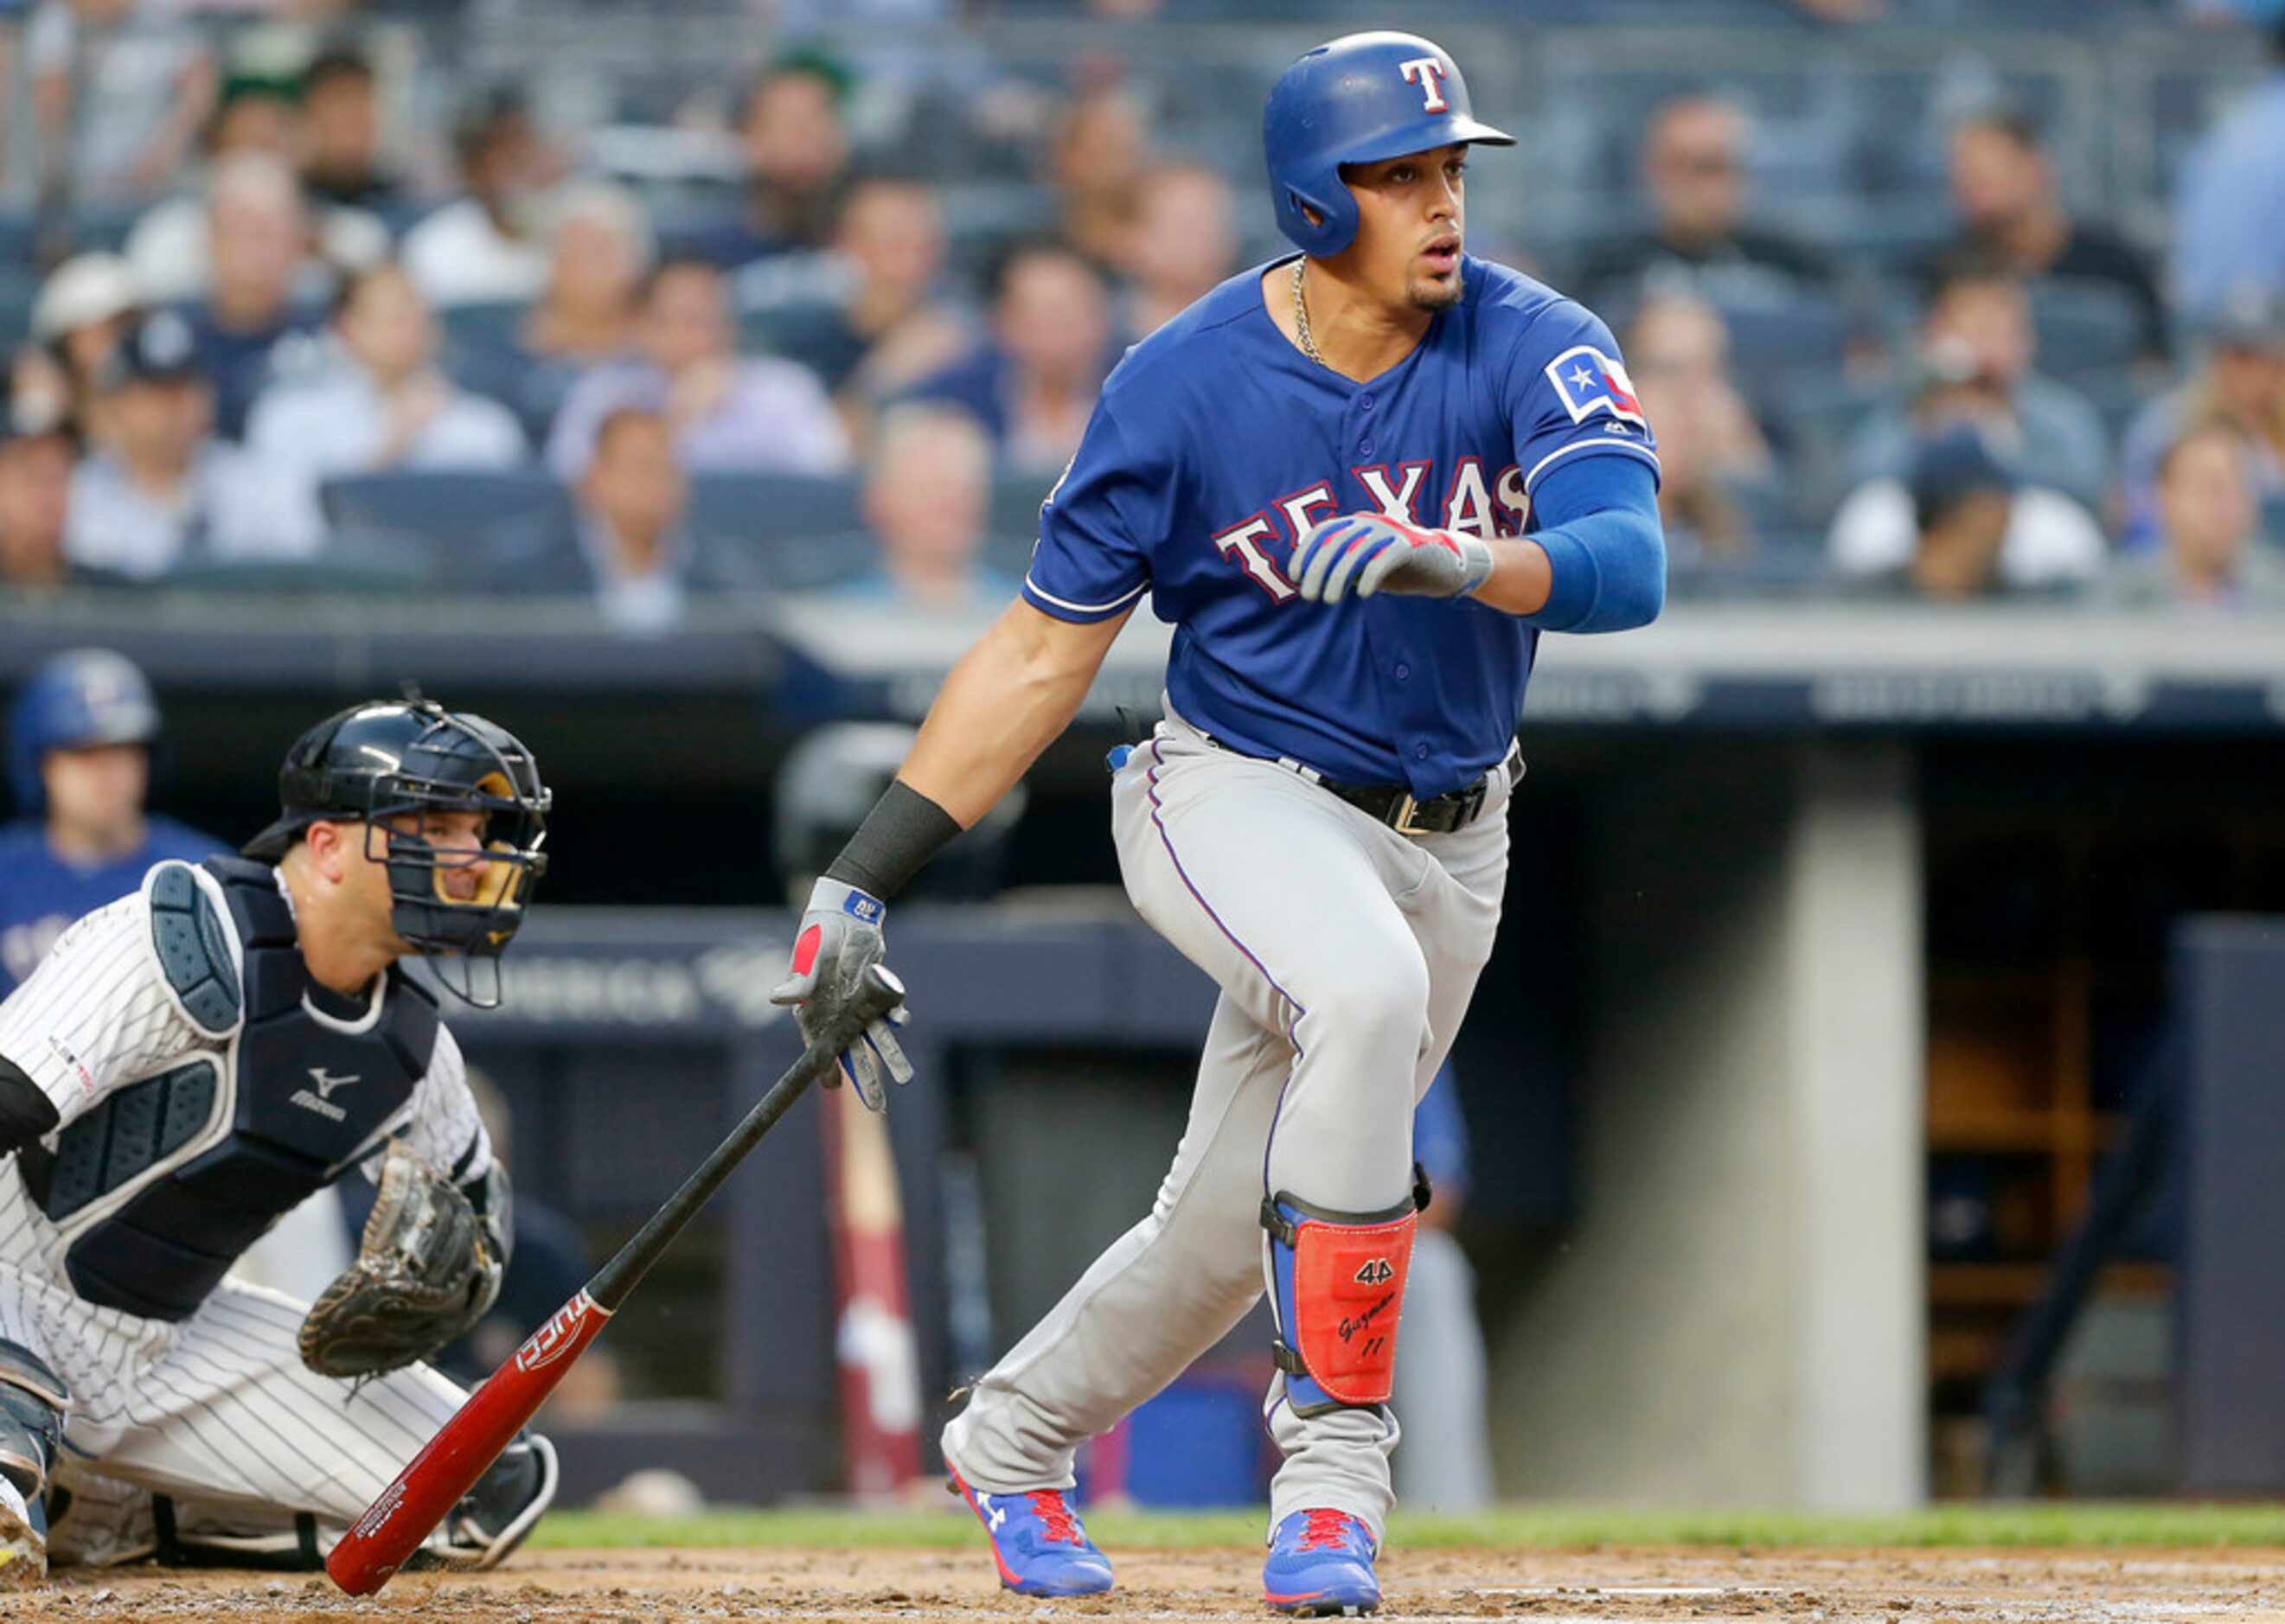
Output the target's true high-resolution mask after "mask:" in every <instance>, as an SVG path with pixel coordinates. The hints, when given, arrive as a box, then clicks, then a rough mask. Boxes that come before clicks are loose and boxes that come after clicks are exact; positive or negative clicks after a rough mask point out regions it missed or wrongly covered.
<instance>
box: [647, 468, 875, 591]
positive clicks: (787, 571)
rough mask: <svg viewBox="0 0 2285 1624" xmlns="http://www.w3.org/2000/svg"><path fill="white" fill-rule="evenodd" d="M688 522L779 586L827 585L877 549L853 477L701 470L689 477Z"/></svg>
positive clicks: (857, 570) (865, 563) (863, 564)
mask: <svg viewBox="0 0 2285 1624" xmlns="http://www.w3.org/2000/svg"><path fill="white" fill-rule="evenodd" d="M690 528H691V530H693V531H695V533H696V534H697V536H698V537H699V538H700V540H701V542H702V543H704V544H706V545H712V546H715V547H717V548H718V549H719V550H720V556H721V557H722V558H724V559H725V560H729V559H740V560H743V561H748V562H750V563H751V564H752V566H753V568H754V571H755V573H756V574H757V576H758V578H759V579H761V580H762V581H764V582H766V583H767V584H768V585H770V586H772V587H773V588H776V589H777V590H780V591H783V592H799V591H804V590H806V589H810V588H814V587H819V586H826V585H830V584H832V583H834V582H836V581H839V580H844V579H846V578H847V577H851V576H852V575H858V574H861V573H862V572H863V571H864V570H866V569H868V568H870V567H871V565H872V563H873V561H874V560H875V559H876V558H877V557H878V556H879V549H878V547H877V545H876V543H875V542H874V540H873V538H872V537H871V535H870V534H869V533H868V531H867V530H866V528H865V519H864V513H863V509H862V507H861V506H860V487H859V484H858V482H857V481H856V480H854V479H848V478H839V477H833V476H825V477H820V476H816V475H800V474H701V475H696V476H695V478H693V479H692V480H691V482H690Z"/></svg>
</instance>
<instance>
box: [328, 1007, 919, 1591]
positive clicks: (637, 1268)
mask: <svg viewBox="0 0 2285 1624" xmlns="http://www.w3.org/2000/svg"><path fill="white" fill-rule="evenodd" d="M904 996H905V990H904V987H903V986H902V985H900V984H899V982H898V980H897V978H896V977H894V976H893V975H891V973H890V972H889V970H888V968H887V967H886V966H884V965H875V966H874V967H873V968H872V969H870V970H868V972H867V973H866V979H865V983H864V985H861V986H860V987H859V988H858V990H857V994H856V996H855V998H853V999H852V1000H851V1001H850V1005H849V1008H847V1009H846V1010H844V1011H843V1013H842V1015H841V1016H840V1018H839V1019H837V1020H836V1021H835V1022H833V1023H832V1024H830V1025H828V1026H826V1027H824V1028H822V1029H821V1030H820V1031H819V1032H817V1033H816V1034H815V1035H814V1036H813V1037H812V1038H811V1040H810V1041H809V1045H808V1047H806V1048H805V1049H804V1050H803V1051H802V1055H801V1058H800V1059H799V1060H797V1061H796V1062H794V1063H793V1066H792V1068H791V1069H790V1070H789V1071H787V1072H786V1074H785V1075H784V1076H783V1077H781V1078H780V1079H778V1080H777V1081H776V1082H775V1083H774V1084H773V1085H772V1086H771V1087H770V1091H769V1092H768V1093H767V1094H764V1095H763V1096H762V1097H761V1100H760V1102H758V1103H757V1104H756V1105H755V1107H754V1108H753V1110H750V1111H748V1112H747V1113H746V1116H745V1119H744V1120H743V1121H742V1122H740V1123H739V1124H738V1126H736V1127H734V1128H733V1129H732V1130H731V1131H730V1136H729V1137H728V1138H726V1139H725V1140H724V1141H723V1142H721V1143H720V1144H718V1145H717V1146H715V1147H714V1149H713V1150H712V1151H711V1153H710V1154H709V1155H708V1156H707V1157H706V1159H705V1160H704V1161H703V1162H701V1163H700V1164H699V1165H698V1166H697V1168H696V1170H695V1171H694V1172H693V1173H691V1175H690V1176H689V1177H688V1178H687V1179H685V1180H684V1181H682V1188H681V1189H679V1190H677V1191H675V1192H674V1194H673V1195H672V1196H670V1197H669V1198H668V1199H667V1202H666V1204H665V1205H664V1206H662V1207H660V1208H659V1209H658V1211H657V1212H653V1213H652V1214H651V1215H650V1217H649V1219H648V1220H646V1221H645V1222H644V1224H643V1227H642V1228H640V1229H638V1230H637V1231H635V1235H634V1238H633V1239H632V1240H631V1241H629V1242H628V1243H626V1244H625V1245H624V1246H622V1247H620V1248H619V1250H618V1251H617V1252H616V1253H615V1254H613V1256H612V1258H611V1260H610V1261H609V1263H606V1264H604V1265H603V1267H601V1268H600V1269H597V1270H596V1271H595V1273H594V1275H593V1278H591V1279H590V1280H589V1281H588V1282H587V1283H586V1284H585V1286H583V1287H581V1288H580V1290H579V1292H578V1294H577V1296H575V1297H573V1298H572V1299H571V1300H570V1301H569V1302H568V1303H566V1304H564V1305H563V1306H561V1308H559V1309H557V1310H556V1311H555V1313H554V1315H553V1316H552V1317H551V1318H550V1319H549V1320H548V1322H546V1324H545V1325H542V1326H541V1327H540V1328H539V1329H538V1330H536V1331H534V1332H532V1333H531V1335H530V1337H529V1338H526V1339H525V1341H524V1344H523V1345H522V1347H520V1348H518V1349H516V1351H515V1353H514V1356H513V1357H512V1358H510V1359H509V1360H508V1361H507V1362H506V1363H505V1364H503V1365H502V1366H500V1368H499V1369H497V1370H495V1371H493V1372H492V1373H491V1376H489V1377H486V1378H485V1380H484V1385H483V1386H481V1387H479V1388H477V1389H476V1390H475V1392H474V1393H470V1394H469V1395H468V1397H467V1402H465V1403H463V1404H462V1405H461V1406H460V1408H459V1410H458V1411H457V1412H455V1413H454V1415H453V1416H452V1419H451V1420H450V1421H447V1422H446V1423H445V1424H444V1425H443V1426H442V1427H440V1428H439V1429H437V1432H436V1437H434V1438H432V1439H430V1440H428V1443H427V1444H425V1445H423V1446H422V1447H421V1450H420V1454H418V1455H414V1456H413V1457H412V1463H410V1464H409V1465H407V1466H406V1467H405V1469H404V1471H401V1472H399V1473H397V1481H395V1482H394V1483H391V1484H390V1485H389V1487H387V1488H385V1489H383V1490H381V1494H380V1495H379V1497H377V1498H376V1499H375V1500H374V1501H373V1503H372V1504H371V1505H369V1506H367V1507H366V1508H365V1515H364V1516H362V1517H360V1518H357V1521H356V1523H355V1524H353V1525H352V1526H350V1528H349V1532H348V1533H347V1534H343V1535H342V1538H341V1541H340V1542H339V1543H337V1544H336V1545H334V1549H333V1551H332V1554H330V1555H329V1556H327V1557H326V1573H330V1574H331V1575H333V1580H334V1583H335V1584H337V1585H339V1586H341V1588H342V1589H344V1590H346V1591H348V1592H349V1594H350V1595H351V1596H370V1595H371V1594H373V1592H374V1591H375V1590H378V1589H381V1586H382V1585H384V1584H387V1583H388V1582H389V1576H390V1575H391V1574H393V1573H396V1572H397V1569H398V1568H400V1567H402V1566H403V1565H404V1560H405V1558H406V1557H410V1556H411V1555H412V1552H413V1550H414V1549H416V1548H418V1547H419V1545H420V1542H421V1541H423V1540H425V1539H427V1538H428V1534H429V1532H430V1531H431V1530H432V1529H434V1528H435V1527H436V1525H437V1524H438V1523H440V1522H442V1521H443V1520H444V1515H445V1513H446V1512H448V1511H450V1510H452V1508H453V1507H454V1506H456V1505H458V1504H459V1502H460V1500H461V1497H462V1496H463V1495H467V1492H468V1491H469V1490H470V1489H471V1488H473V1487H475V1482H476V1479H478V1478H481V1477H483V1475H484V1472H485V1471H486V1469H487V1468H489V1467H490V1466H491V1463H493V1462H494V1461H495V1460H498V1459H499V1454H500V1451H501V1450H503V1449H505V1448H506V1447H508V1445H509V1444H510V1443H511V1442H513V1441H514V1439H515V1435H516V1434H517V1433H518V1432H521V1431H522V1429H523V1425H524V1424H525V1423H526V1422H528V1421H530V1419H531V1417H532V1415H533V1414H534V1412H536V1411H537V1410H538V1408H539V1407H540V1405H541V1404H542V1403H544V1402H545V1401H546V1398H547V1395H548V1394H549V1393H553V1392H554V1390H555V1384H556V1383H557V1382H559V1381H561V1379H562V1377H563V1373H564V1371H566V1370H567V1369H569V1368H570V1367H571V1365H572V1363H573V1362H574V1361H577V1359H578V1357H579V1355H580V1353H582V1352H583V1351H585V1348H586V1346H587V1345H588V1344H589V1343H590V1342H593V1340H594V1339H595V1338H596V1335H597V1334H598V1333H599V1332H601V1330H602V1329H603V1322H604V1321H606V1320H608V1319H609V1318H610V1317H611V1315H612V1314H614V1313H616V1311H617V1309H618V1307H619V1305H620V1304H621V1303H623V1302H624V1301H625V1300H626V1298H627V1295H628V1293H629V1292H631V1291H633V1290H634V1289H635V1287H636V1286H637V1285H639V1284H640V1283H641V1281H642V1277H643V1276H644V1275H647V1274H648V1273H649V1272H650V1268H651V1265H653V1264H654V1263H656V1262H657V1261H658V1259H659V1255H660V1254H661V1253H663V1252H664V1251H665V1250H666V1249H667V1247H668V1246H669V1245H671V1244H672V1243H673V1241H674V1237H675V1236H678V1235H679V1234H681V1233H682V1230H683V1228H684V1226H686V1225H687V1224H688V1223H689V1222H690V1220H691V1219H692V1218H693V1217H694V1216H695V1214H696V1213H697V1212H698V1209H699V1208H700V1207H702V1206H703V1205H705V1204H706V1201H707V1198H708V1197H709V1196H712V1195H713V1193H714V1192H715V1191H716V1190H717V1189H719V1188H721V1185H722V1181H724V1180H725V1179H726V1178H728V1177H729V1176H730V1173H731V1170H732V1169H734V1168H735V1167H736V1166H737V1165H738V1164H739V1163H740V1162H741V1161H742V1160H744V1159H745V1157H746V1155H747V1153H748V1152H749V1151H750V1150H751V1149H753V1148H754V1147H755V1146H756V1145H758V1144H759V1143H760V1142H761V1139H762V1135H763V1134H766V1133H768V1132H769V1131H770V1129H771V1128H772V1127H773V1126H776V1124H777V1120H778V1118H781V1117H782V1116H784V1115H785V1114H786V1110H787V1109H788V1108H789V1107H790V1106H791V1105H792V1104H793V1102H795V1101H796V1100H797V1099H799V1098H800V1097H801V1094H802V1092H803V1090H805V1089H806V1088H807V1087H809V1086H810V1084H812V1083H813V1082H815V1081H816V1080H817V1079H818V1078H819V1077H821V1075H823V1074H824V1073H825V1072H826V1071H828V1069H830V1068H831V1066H832V1065H833V1063H834V1060H833V1057H834V1056H835V1055H836V1054H838V1053H839V1052H840V1051H841V1050H843V1049H844V1048H846V1047H849V1045H851V1044H852V1043H854V1042H856V1041H857V1040H858V1038H859V1036H860V1034H861V1033H862V1032H864V1030H865V1028H866V1027H868V1026H869V1025H871V1024H873V1023H874V1022H875V1021H877V1020H879V1019H881V1018H882V1017H883V1016H885V1015H887V1014H888V1013H889V1012H890V1011H891V1010H893V1009H894V1008H896V1007H897V1006H898V1005H899V1003H901V1002H903V1001H904Z"/></svg>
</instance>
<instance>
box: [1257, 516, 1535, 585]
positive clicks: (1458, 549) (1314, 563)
mask: <svg viewBox="0 0 2285 1624" xmlns="http://www.w3.org/2000/svg"><path fill="white" fill-rule="evenodd" d="M1291 573H1292V577H1293V584H1295V585H1296V586H1298V587H1300V589H1301V596H1303V597H1304V598H1308V599H1312V600H1315V601H1317V602H1319V603H1339V601H1340V600H1341V597H1342V594H1343V593H1345V592H1348V593H1354V594H1355V596H1357V597H1360V598H1370V597H1371V596H1372V595H1373V593H1375V592H1406V593H1409V594H1412V595H1413V596H1416V597H1422V598H1457V597H1460V596H1461V595H1463V594H1464V593H1466V592H1473V591H1475V590H1476V588H1478V587H1479V586H1481V585H1482V584H1484V583H1485V582H1486V581H1488V580H1490V579H1491V577H1492V549H1491V544H1490V543H1488V542H1486V541H1483V540H1481V539H1480V538H1479V537H1474V536H1461V535H1457V534H1455V533H1454V532H1452V531H1450V530H1419V529H1417V528H1416V527H1414V526H1412V525H1409V524H1405V523H1402V522H1399V521H1397V520H1394V519H1391V518H1388V517H1386V515H1384V514H1340V515H1339V517H1337V518H1331V519H1321V520H1319V521H1318V522H1316V523H1315V524H1313V525H1311V526H1310V527H1309V533H1308V534H1307V535H1306V536H1304V537H1301V545H1300V546H1298V547H1295V548H1294V549H1293V561H1292V569H1291Z"/></svg>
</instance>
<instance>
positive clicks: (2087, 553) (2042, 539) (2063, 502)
mask: <svg viewBox="0 0 2285 1624" xmlns="http://www.w3.org/2000/svg"><path fill="white" fill-rule="evenodd" d="M1922 420H1923V422H1924V425H1925V428H1924V431H1923V434H1922V437H1921V438H1920V441H1919V442H1918V443H1917V444H1916V445H1915V447H1914V449H1913V451H1912V455H1911V457H1910V459H1909V460H1908V461H1907V462H1906V464H1905V467H1904V472H1903V473H1902V474H1901V475H1882V476H1881V477H1878V478H1875V479H1873V480H1870V481H1868V482H1866V483H1865V484H1864V485H1862V486H1860V487H1859V488H1858V489H1857V490H1854V491H1852V492H1851V493H1850V494H1849V498H1848V499H1847V500H1846V501H1844V502H1843V503H1842V504H1841V508H1840V511H1839V512H1838V513H1836V514H1834V515H1833V527H1832V530H1831V533H1830V535H1829V537H1828V538H1827V547H1828V550H1829V552H1830V553H1831V556H1832V560H1833V568H1834V569H1836V570H1837V571H1838V572H1839V573H1840V574H1841V576H1842V577H1845V578H1848V579H1852V580H1857V581H1860V582H1872V583H1887V584H1892V585H1894V586H1896V587H1897V588H1899V589H1901V590H1904V591H1908V592H1912V594H1914V595H1916V596H1920V597H1926V598H1934V599H1961V598H1970V597H1977V596H1981V595H1983V594H1984V593H1985V592H1992V591H1998V590H2003V589H2004V590H2006V591H2011V592H2016V591H2052V590H2055V589H2059V588H2069V587H2072V586H2077V585H2080V584H2085V583H2086V582H2089V581H2091V580H2093V579H2094V578H2095V577H2097V576H2098V575H2100V572H2101V570H2102V568H2103V564H2104V561H2105V556H2106V549H2105V547H2104V545H2103V538H2102V530H2101V529H2100V526H2098V525H2097V524H2096V523H2095V522H2094V520H2093V516H2092V515H2090V514H2088V513H2087V511H2086V510H2085V508H2083V507H2081V506H2078V504H2077V503H2076V502H2074V501H2072V500H2071V499H2070V498H2069V497H2067V496H2064V495H2062V494H2061V493H2059V492H2057V491H2054V490H2046V489H2043V488H2042V487H2040V486H2038V485H2036V484H2031V483H2028V482H2026V481H2025V480H2024V478H2023V476H2022V472H2021V470H2022V467H2024V464H2023V462H2022V459H2021V455H2020V451H2019V450H2018V448H2017V447H2016V446H2015V445H2014V444H2012V443H2010V442H2011V440H2012V437H2013V428H2012V425H2011V424H2010V423H2009V422H2008V420H2007V419H2006V416H2005V414H2004V412H2002V411H2000V410H1999V409H1998V403H1997V402H1995V401H1993V400H1992V399H1991V396H1990V395H1989V393H1988V391H1986V390H1984V389H1983V386H1979V385H1975V384H1968V385H1963V386H1951V387H1948V388H1943V389H1940V390H1939V391H1937V392H1936V396H1934V397H1933V398H1932V399H1931V400H1929V401H1928V402H1927V403H1924V404H1923V410H1922Z"/></svg>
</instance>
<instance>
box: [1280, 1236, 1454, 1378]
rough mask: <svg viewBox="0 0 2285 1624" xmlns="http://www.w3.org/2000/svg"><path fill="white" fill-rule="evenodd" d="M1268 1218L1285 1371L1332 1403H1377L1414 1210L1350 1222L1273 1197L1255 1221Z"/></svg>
mask: <svg viewBox="0 0 2285 1624" xmlns="http://www.w3.org/2000/svg"><path fill="white" fill-rule="evenodd" d="M1273 1216H1274V1217H1275V1219H1276V1222H1275V1223H1273V1224H1271V1225H1270V1226H1269V1227H1270V1231H1271V1240H1272V1243H1273V1247H1274V1249H1275V1252H1276V1253H1284V1254H1285V1255H1283V1256H1276V1257H1275V1261H1276V1264H1277V1265H1278V1266H1279V1267H1278V1268H1277V1271H1276V1272H1277V1274H1278V1275H1280V1276H1281V1278H1280V1279H1279V1280H1278V1282H1277V1284H1278V1286H1279V1291H1278V1293H1277V1295H1278V1298H1279V1301H1278V1305H1277V1307H1278V1317H1279V1320H1280V1322H1281V1326H1282V1329H1283V1330H1284V1332H1285V1336H1286V1338H1287V1344H1288V1345H1287V1346H1286V1347H1284V1348H1283V1349H1281V1350H1280V1353H1281V1354H1282V1355H1284V1357H1282V1358H1281V1360H1280V1362H1281V1363H1288V1361H1290V1364H1289V1368H1288V1374H1289V1375H1291V1376H1296V1377H1301V1378H1302V1380H1303V1382H1304V1383H1313V1384H1315V1385H1316V1386H1317V1387H1319V1388H1321V1389H1323V1393H1324V1395H1325V1397H1326V1398H1327V1399H1329V1400H1331V1401H1332V1402H1334V1403H1336V1404H1346V1405H1354V1406H1367V1405H1374V1404H1386V1402H1387V1401H1388V1395H1389V1390H1390V1386H1391V1384H1392V1381H1393V1378H1394V1371H1395V1369H1396V1327H1397V1321H1398V1319H1399V1318H1400V1316H1401V1315H1402V1313H1403V1310H1404V1280H1405V1275H1406V1273H1407V1271H1409V1268H1410V1267H1411V1264H1412V1232H1413V1228H1414V1226H1415V1225H1416V1224H1417V1223H1418V1222H1419V1214H1418V1212H1417V1211H1416V1210H1415V1209H1414V1207H1413V1205H1412V1204H1410V1203H1409V1202H1408V1203H1406V1204H1404V1205H1403V1206H1402V1207H1401V1208H1399V1209H1397V1210H1396V1211H1395V1212H1391V1213H1376V1214H1373V1215H1371V1216H1370V1217H1368V1218H1365V1219H1363V1220H1361V1221H1360V1220H1352V1219H1349V1218H1348V1217H1347V1215H1345V1214H1331V1213H1319V1212H1315V1211H1313V1210H1312V1209H1310V1208H1307V1207H1305V1206H1303V1205H1302V1204H1300V1202H1298V1201H1296V1200H1294V1198H1293V1197H1292V1196H1287V1195H1280V1196H1277V1197H1276V1199H1275V1200H1274V1201H1272V1202H1270V1203H1269V1204H1268V1210H1267V1211H1265V1212H1264V1213H1263V1217H1264V1219H1265V1220H1269V1219H1270V1218H1272V1217H1273ZM1289 1268H1290V1270H1291V1273H1290V1274H1288V1273H1287V1271H1288V1269H1289ZM1291 1365H1298V1366H1300V1369H1298V1370H1295V1369H1291ZM1297 1396H1299V1395H1297ZM1305 1403H1306V1400H1305Z"/></svg>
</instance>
